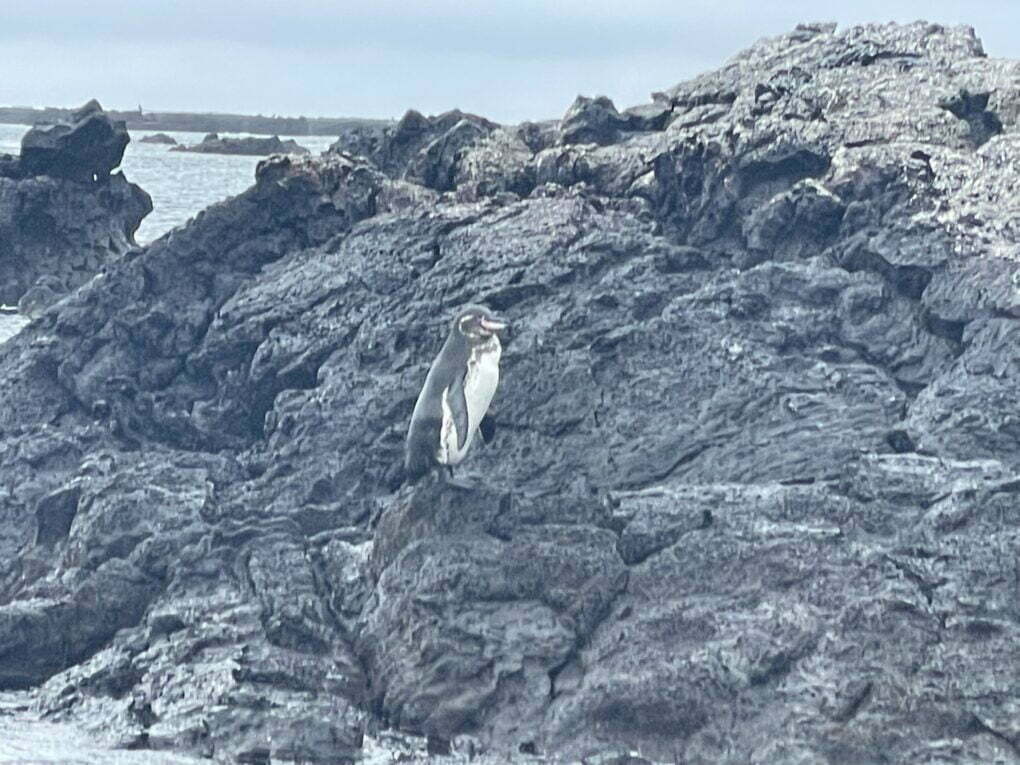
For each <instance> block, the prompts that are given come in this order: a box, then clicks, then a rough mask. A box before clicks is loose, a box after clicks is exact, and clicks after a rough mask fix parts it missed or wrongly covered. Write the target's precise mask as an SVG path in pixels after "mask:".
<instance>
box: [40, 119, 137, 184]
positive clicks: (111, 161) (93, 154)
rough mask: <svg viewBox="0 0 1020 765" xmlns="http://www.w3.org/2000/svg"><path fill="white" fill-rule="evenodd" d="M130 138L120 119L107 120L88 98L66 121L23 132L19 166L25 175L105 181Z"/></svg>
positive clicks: (117, 162)
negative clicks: (68, 120) (67, 121)
mask: <svg viewBox="0 0 1020 765" xmlns="http://www.w3.org/2000/svg"><path fill="white" fill-rule="evenodd" d="M130 140H131V138H130V137H129V136H128V132H127V128H126V127H124V122H123V121H117V122H114V121H112V120H110V118H109V117H107V116H106V113H105V112H104V111H103V107H102V106H100V105H99V102H98V101H96V100H95V99H92V100H91V101H89V102H88V103H87V104H85V105H84V106H83V107H82V108H81V109H79V110H78V111H76V112H74V114H73V115H72V117H71V122H70V123H55V124H52V125H36V126H35V127H33V128H32V129H31V130H29V131H28V132H27V133H25V136H24V138H22V139H21V168H22V170H23V171H24V172H25V174H26V175H48V176H50V177H51V178H67V179H69V180H74V181H82V182H85V183H87V182H89V181H95V182H98V183H105V182H106V180H107V179H108V178H109V176H110V172H111V171H112V170H113V169H114V168H115V167H117V166H118V165H119V164H120V160H121V158H122V157H123V156H124V149H125V147H126V146H127V145H128V141H130Z"/></svg>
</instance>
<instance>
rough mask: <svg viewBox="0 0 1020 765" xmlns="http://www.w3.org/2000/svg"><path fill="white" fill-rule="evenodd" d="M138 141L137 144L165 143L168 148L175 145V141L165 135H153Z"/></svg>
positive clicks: (170, 136)
mask: <svg viewBox="0 0 1020 765" xmlns="http://www.w3.org/2000/svg"><path fill="white" fill-rule="evenodd" d="M138 141H139V143H165V144H167V145H168V146H176V145H177V139H176V138H174V137H173V136H172V135H167V134H166V133H153V134H152V135H146V136H142V137H141V138H139V139H138Z"/></svg>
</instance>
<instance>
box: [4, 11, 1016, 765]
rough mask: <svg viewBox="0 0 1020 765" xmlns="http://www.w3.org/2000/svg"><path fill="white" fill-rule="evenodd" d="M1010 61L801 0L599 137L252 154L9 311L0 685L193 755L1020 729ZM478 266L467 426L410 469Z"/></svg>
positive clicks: (425, 128)
mask: <svg viewBox="0 0 1020 765" xmlns="http://www.w3.org/2000/svg"><path fill="white" fill-rule="evenodd" d="M1018 79H1020V64H1017V63H1015V62H1009V61H996V60H990V59H988V58H986V57H985V56H984V54H983V52H982V49H981V45H980V43H979V41H978V40H977V38H976V37H975V35H974V33H973V31H972V30H970V29H969V28H964V27H958V28H946V27H941V26H938V25H934V24H926V23H916V24H911V25H909V26H897V25H888V26H863V27H854V28H851V29H847V30H837V29H835V27H833V26H825V25H814V26H804V27H798V28H797V29H796V30H794V31H793V32H792V33H790V34H788V35H785V36H783V37H780V38H776V39H772V40H765V41H762V42H761V43H759V44H758V45H756V46H754V47H752V48H751V49H749V50H747V51H745V52H743V53H741V54H739V55H738V56H737V57H735V58H734V59H732V60H731V61H730V62H729V63H728V64H727V65H726V66H725V67H724V68H722V69H720V70H718V71H716V72H712V73H708V74H706V75H703V76H701V77H699V78H697V79H695V80H693V81H690V82H686V83H682V84H680V85H678V86H676V87H674V88H672V89H670V90H667V91H664V92H663V93H661V94H658V95H656V96H655V102H654V103H653V104H651V105H649V106H647V107H642V108H639V109H637V110H631V111H630V112H624V113H623V114H636V115H638V116H637V117H634V119H633V121H631V118H630V117H624V116H623V115H620V114H619V113H617V114H618V116H619V117H620V118H621V119H625V120H627V123H626V124H627V127H628V129H624V128H623V127H620V126H618V127H617V131H616V135H615V137H614V138H613V142H610V143H606V144H601V143H598V142H592V143H572V142H570V141H569V140H568V141H564V140H563V138H564V136H563V128H564V127H570V126H576V125H577V124H578V120H579V119H581V118H580V117H578V119H573V118H571V119H567V120H565V121H564V124H563V125H562V126H557V125H548V124H546V125H524V126H519V127H517V128H493V129H491V130H489V129H488V128H487V127H484V126H481V127H480V126H479V125H478V124H477V123H475V122H472V121H470V120H469V121H467V124H468V125H469V126H473V127H471V128H460V129H456V126H457V125H459V124H463V123H464V121H465V118H463V117H462V118H460V119H458V120H456V121H454V120H452V119H451V120H450V122H451V123H452V124H450V125H449V126H447V127H445V128H442V129H441V130H438V129H434V128H435V126H434V125H433V123H432V121H431V120H426V121H425V122H427V123H428V124H427V125H426V124H425V123H423V122H422V120H424V118H421V119H418V118H414V117H410V116H409V117H407V118H405V120H404V123H406V124H404V123H402V126H401V127H400V128H398V130H397V132H396V133H395V134H394V135H390V136H388V138H387V140H386V141H385V142H383V143H382V144H380V145H379V147H377V148H378V150H377V151H374V152H368V153H369V154H370V155H371V156H370V158H369V159H363V158H356V157H353V156H350V155H347V154H344V153H342V152H340V151H334V152H332V153H327V154H326V155H324V156H323V157H320V158H317V159H310V158H300V159H298V158H284V157H276V158H273V159H271V160H268V161H266V162H263V163H261V164H260V166H259V169H258V172H257V179H256V184H255V185H254V186H253V187H252V188H251V189H250V190H249V191H247V192H246V193H244V194H242V195H240V196H239V197H236V198H235V199H233V200H230V201H228V202H225V203H222V204H220V205H216V206H214V207H212V208H210V209H209V210H207V211H206V212H205V213H203V214H202V215H200V216H199V217H198V218H197V219H196V220H195V221H194V222H193V223H192V224H190V225H189V226H188V227H186V228H184V229H181V230H178V231H175V232H174V233H173V234H172V235H171V236H169V237H165V238H163V239H161V240H159V241H157V242H155V243H153V244H152V245H151V246H150V247H149V248H148V249H146V250H145V251H144V252H141V253H139V254H138V255H137V256H135V257H130V258H125V259H122V260H120V261H118V262H117V263H115V264H114V265H113V266H111V267H110V268H109V269H108V270H107V271H106V273H105V274H104V277H103V278H102V279H97V280H94V281H93V282H90V283H89V284H87V285H85V286H84V287H83V288H81V289H79V290H78V291H77V292H75V293H74V294H73V295H71V296H70V297H69V298H67V299H66V300H64V301H62V302H61V303H60V304H59V306H58V308H56V309H54V310H50V311H48V312H46V313H45V314H43V316H42V317H41V318H40V319H38V320H37V321H35V322H34V323H33V324H32V325H31V326H29V327H28V328H26V330H24V331H23V332H22V333H21V334H19V335H18V336H17V337H15V338H13V339H12V340H11V341H9V342H8V343H6V344H5V345H3V346H0V369H2V371H3V374H4V378H5V380H6V381H7V382H8V384H7V385H6V386H4V387H3V388H2V389H0V525H2V528H3V529H4V533H3V534H0V686H2V687H7V688H14V687H28V686H38V685H40V684H42V685H41V689H40V691H39V698H40V702H39V703H40V708H41V710H43V711H44V712H45V713H46V714H48V715H50V716H52V717H55V718H61V717H71V718H73V719H77V720H80V721H83V722H84V723H85V724H88V725H90V726H92V727H93V728H94V729H96V730H101V731H103V733H104V735H106V736H107V737H108V738H109V739H111V740H112V741H114V742H115V743H118V744H120V745H122V746H131V747H136V748H137V747H150V748H156V749H176V750H186V751H189V752H193V753H197V754H201V755H204V756H210V757H213V758H215V759H218V760H220V761H245V762H260V761H270V760H272V761H274V762H275V761H299V760H300V761H303V762H335V761H338V760H345V759H355V758H357V757H358V755H359V753H360V751H361V748H362V746H363V745H364V742H365V741H366V740H367V739H366V736H367V735H369V734H370V735H372V736H375V735H377V734H380V733H381V732H384V731H385V730H386V729H393V730H398V731H400V732H402V733H406V734H416V735H423V736H427V737H428V739H429V748H430V750H431V751H433V752H436V753H438V752H443V751H446V750H447V749H449V748H450V747H452V748H453V750H454V751H459V752H469V753H479V752H481V753H489V754H490V755H493V756H498V757H507V756H510V757H523V756H533V755H534V756H540V757H541V756H545V757H550V758H560V759H566V760H578V759H580V758H582V757H589V758H590V757H604V758H612V757H614V756H617V755H619V756H620V757H628V756H629V754H628V753H630V752H635V751H639V752H641V754H642V755H643V756H644V757H648V758H651V759H654V760H658V761H671V762H672V761H684V762H706V763H707V762H760V763H766V762H768V763H771V762H874V761H925V762H927V761H969V762H993V761H998V762H1018V761H1020V722H1018V721H1020V675H1018V674H1017V673H1016V672H1015V668H1016V667H1017V666H1018V665H1020V598H1018V590H1017V587H1018V585H1017V583H1018V581H1020V562H1018V557H1017V550H1018V549H1020V516H1018V514H1017V510H1016V499H1017V495H1018V493H1020V424H1018V423H1020V420H1018V418H1017V415H1016V411H1015V409H1016V401H1017V398H1018V393H1020V391H1018V380H1020V367H1018V365H1017V361H1016V360H1017V359H1018V358H1020V331H1018V329H1017V327H1018V324H1017V322H1018V320H1020V290H1018V285H1020V259H1018V236H1020V231H1018V229H1017V227H1016V224H1015V220H1016V215H1015V214H1014V213H1015V210H1014V209H1013V208H1015V199H1014V196H1015V191H1014V189H1015V186H1016V184H1017V183H1018V177H1017V167H1018V157H1020V137H1018V136H1020V130H1018V127H1020V126H1018V119H1020V107H1018V105H1020V95H1018V94H1020V91H1018V90H1017V88H1016V85H1015V83H1016V82H1017V81H1018ZM599 109H600V110H601V113H602V115H603V116H604V115H605V113H609V106H607V105H605V104H603V105H602V106H600V107H599ZM573 111H575V112H576V111H577V110H573ZM581 111H582V112H584V113H585V114H587V115H588V117H584V119H588V118H589V117H591V118H592V119H595V117H597V118H598V119H599V120H601V119H602V117H601V116H598V115H597V114H596V115H594V116H593V115H592V113H591V112H592V110H590V109H583V110H581ZM612 111H613V112H615V109H613V110H612ZM582 116H583V115H582ZM415 126H417V127H415ZM412 128H414V129H413V130H412ZM475 128H477V129H478V131H480V133H484V135H481V134H479V135H475V136H474V137H473V138H470V140H466V141H464V142H461V138H463V135H462V134H461V133H460V132H457V130H462V131H464V133H465V134H466V133H468V132H471V133H476V132H478V131H476V130H475ZM451 130H453V131H454V132H455V133H456V135H457V136H459V137H456V138H455V137H454V136H451V135H450V131H451ZM437 132H438V133H439V134H440V135H439V137H436V135H434V133H437ZM412 134H413V135H412ZM397 136H403V137H402V138H401V140H400V141H397V140H395V138H396V137H397ZM413 136H417V137H413ZM447 138H448V139H449V140H448V142H447V143H442V141H444V140H446V139H447ZM603 138H605V136H603ZM437 140H438V141H441V143H440V144H439V145H437V144H436V141H437ZM437 146H438V148H435V149H434V150H433V148H432V147H437ZM454 148H455V150H453V149H454ZM451 158H452V160H451ZM373 162H374V163H375V164H374V163H373ZM437 178H438V179H443V180H441V181H436V180H435V179H437ZM429 179H432V180H431V181H430V180H429ZM450 184H452V187H448V186H450ZM443 192H448V193H443ZM469 301H484V302H487V303H489V304H490V305H491V306H492V307H493V308H495V309H497V310H499V311H500V312H502V313H504V314H506V315H508V316H509V317H510V318H511V319H512V320H513V321H514V332H513V334H512V336H511V337H509V338H508V342H507V344H506V348H505V355H504V363H503V377H502V382H501V384H500V388H499V392H498V394H497V398H496V400H495V401H494V404H493V412H494V414H495V418H496V424H497V435H496V437H495V440H494V442H493V443H492V444H491V445H490V446H488V447H487V448H478V449H477V450H476V452H475V453H474V454H472V455H471V457H470V461H469V462H468V463H466V464H465V466H464V469H463V472H464V473H465V476H464V479H465V480H467V481H470V482H473V484H474V488H461V489H456V488H444V487H442V486H437V485H436V484H435V483H432V482H430V481H425V482H423V483H421V484H419V485H417V486H406V485H405V486H401V481H400V468H399V465H400V454H401V447H402V438H403V433H404V429H405V427H406V423H407V419H408V416H409V414H410V411H411V408H412V406H413V402H414V399H415V396H416V394H417V392H418V387H419V386H420V384H421V382H422V380H423V377H424V373H425V371H426V369H427V366H428V364H429V362H430V360H431V357H432V355H433V354H434V352H435V351H436V349H437V348H438V346H439V343H440V342H441V339H442V336H443V334H444V333H445V330H446V327H445V322H446V320H447V317H448V316H449V314H450V313H451V312H452V311H453V310H455V308H456V307H458V306H460V305H462V304H463V303H466V302H469ZM616 761H633V760H626V759H625V760H616Z"/></svg>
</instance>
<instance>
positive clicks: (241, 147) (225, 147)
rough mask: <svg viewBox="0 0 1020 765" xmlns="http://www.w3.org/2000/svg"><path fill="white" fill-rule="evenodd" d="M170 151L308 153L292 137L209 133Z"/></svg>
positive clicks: (256, 154) (261, 155) (259, 154)
mask: <svg viewBox="0 0 1020 765" xmlns="http://www.w3.org/2000/svg"><path fill="white" fill-rule="evenodd" d="M170 151H194V152H199V153H202V154H248V155H253V156H257V157H266V156H269V155H270V154H308V153H309V152H308V149H306V148H305V147H304V146H299V145H298V143H297V141H295V140H294V139H293V138H288V139H287V140H286V141H281V140H280V138H279V136H275V135H274V136H272V137H271V138H255V137H252V136H243V137H238V136H223V137H220V135H219V134H218V133H209V134H208V135H206V136H205V138H203V139H202V142H201V143H196V144H195V145H194V146H183V145H177V146H173V147H171V148H170Z"/></svg>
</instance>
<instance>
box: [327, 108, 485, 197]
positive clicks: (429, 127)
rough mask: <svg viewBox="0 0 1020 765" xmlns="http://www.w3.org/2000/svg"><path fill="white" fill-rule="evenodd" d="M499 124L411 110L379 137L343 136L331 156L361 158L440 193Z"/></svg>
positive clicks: (469, 116)
mask: <svg viewBox="0 0 1020 765" xmlns="http://www.w3.org/2000/svg"><path fill="white" fill-rule="evenodd" d="M498 127H499V126H498V125H496V124H495V123H494V122H490V121H489V120H486V119H483V118H482V117H478V116H477V115H474V114H466V113H464V112H462V111H460V110H459V109H454V110H452V111H448V112H444V113H443V114H440V115H439V116H435V117H426V116H424V115H423V114H421V113H420V112H416V111H415V110H413V109H411V110H409V111H408V112H407V113H406V114H405V115H404V116H403V117H402V118H401V119H400V121H399V122H398V123H397V124H396V125H394V126H393V127H388V128H386V129H385V130H384V131H383V132H382V134H381V136H380V135H376V134H374V133H368V134H367V135H366V134H364V133H355V134H354V135H353V136H348V135H343V136H341V137H340V139H339V140H338V141H337V142H336V143H334V144H333V145H332V146H331V147H330V151H333V152H340V153H343V152H348V153H352V154H361V155H363V156H365V157H367V158H368V159H369V160H371V161H372V162H373V163H374V164H375V165H376V167H378V168H379V169H380V170H382V171H383V172H384V173H386V174H387V175H388V176H389V177H390V178H394V179H400V180H408V181H413V182H415V183H419V184H421V185H423V186H425V187H427V188H430V189H435V190H436V191H449V190H451V189H452V188H453V179H454V177H455V176H456V175H457V173H458V163H459V161H460V159H461V157H462V156H463V154H464V152H465V150H466V149H467V148H468V147H470V146H472V145H474V144H476V143H478V142H479V141H480V140H481V139H482V138H484V137H485V136H487V135H489V134H490V133H491V132H492V131H494V130H496V128H498Z"/></svg>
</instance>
